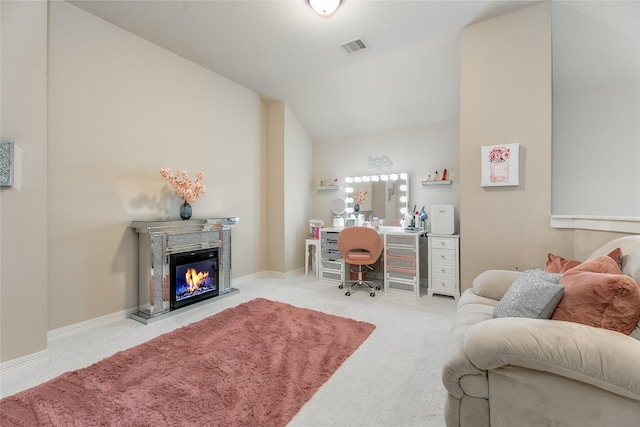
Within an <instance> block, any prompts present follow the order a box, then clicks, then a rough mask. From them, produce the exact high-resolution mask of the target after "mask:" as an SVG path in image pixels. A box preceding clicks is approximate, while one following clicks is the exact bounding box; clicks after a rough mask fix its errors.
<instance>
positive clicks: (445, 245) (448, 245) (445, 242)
mask: <svg viewBox="0 0 640 427" xmlns="http://www.w3.org/2000/svg"><path fill="white" fill-rule="evenodd" d="M431 240H432V242H431V247H432V248H433V249H438V248H440V249H449V250H454V249H455V247H456V242H455V240H453V239H439V238H437V237H432V238H431Z"/></svg>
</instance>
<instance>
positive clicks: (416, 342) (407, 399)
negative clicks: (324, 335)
mask: <svg viewBox="0 0 640 427" xmlns="http://www.w3.org/2000/svg"><path fill="white" fill-rule="evenodd" d="M233 286H234V287H235V288H237V289H239V290H240V292H238V293H236V294H234V295H231V296H228V297H225V298H222V299H219V300H215V299H214V300H211V302H208V303H206V304H201V305H198V306H197V307H194V308H192V307H189V308H185V309H182V310H184V311H183V312H181V313H178V312H176V313H172V315H171V316H169V317H167V318H166V319H164V320H161V321H158V322H156V323H153V324H151V325H143V324H141V323H138V322H136V321H134V320H131V319H122V320H118V321H115V322H112V323H110V324H108V325H104V326H101V327H99V328H95V329H92V330H89V331H84V332H80V333H78V334H74V335H71V336H67V337H64V338H60V339H56V340H53V341H51V342H50V343H49V352H50V359H51V360H50V361H49V362H47V363H42V364H39V365H37V366H32V367H29V368H25V369H22V370H19V371H17V372H10V373H8V374H3V375H2V376H1V377H0V395H1V396H8V395H11V394H13V393H16V392H18V391H21V390H24V389H26V388H29V387H33V386H34V385H37V384H40V383H42V382H45V381H47V380H49V379H51V378H54V377H56V376H58V375H60V374H61V373H63V372H66V371H69V370H73V369H78V368H82V367H85V366H88V365H90V364H92V363H95V362H97V361H99V360H101V359H103V358H105V357H107V356H109V355H111V354H113V353H115V352H117V351H119V350H123V349H126V348H129V347H132V346H134V345H137V344H140V343H142V342H144V341H147V340H149V339H151V338H154V337H156V336H158V335H160V334H162V333H165V332H168V331H171V330H173V329H176V328H177V327H180V326H183V325H186V324H189V323H191V322H195V321H198V320H201V319H204V318H205V317H208V316H210V315H212V314H214V313H217V312H220V311H222V310H224V309H225V308H229V307H233V306H236V305H238V304H240V303H242V302H246V301H249V300H251V299H253V298H257V297H263V298H268V299H271V300H276V301H282V302H286V303H289V304H293V305H296V306H299V307H306V308H311V309H314V310H319V311H322V312H325V313H330V314H336V315H339V316H344V317H349V318H352V319H356V320H362V321H365V322H370V323H373V324H375V325H376V330H375V331H374V332H373V334H372V335H371V336H370V337H369V338H368V339H367V340H366V341H365V342H364V343H363V344H362V345H361V346H360V348H358V349H357V350H356V351H355V352H354V353H353V354H352V355H351V357H349V358H348V359H347V360H346V362H345V363H344V364H343V365H342V366H341V367H340V368H339V369H338V371H337V372H336V373H335V374H334V375H333V376H332V377H331V378H330V379H329V380H328V381H327V382H326V383H325V384H324V385H323V386H322V387H321V388H320V389H319V390H318V392H317V393H316V394H315V395H314V396H313V397H312V398H311V399H310V400H309V401H308V402H307V403H306V404H305V405H304V406H303V407H302V409H301V410H300V412H299V413H298V414H297V415H296V416H295V417H294V418H293V420H292V421H291V422H290V423H289V426H291V427H296V426H298V427H300V426H302V427H307V426H308V427H311V426H313V427H315V426H353V427H357V426H367V427H376V426H380V427H383V426H407V427H409V426H423V427H442V426H444V416H443V411H444V400H445V395H446V392H445V389H444V387H443V386H442V383H441V380H440V372H441V366H442V363H443V359H442V358H443V353H444V344H445V339H446V337H447V335H448V332H449V327H450V322H451V319H452V317H453V312H454V310H455V301H454V300H453V299H452V298H449V297H440V296H433V297H427V296H424V297H421V298H419V299H417V300H416V299H413V298H399V297H395V296H392V295H388V294H384V293H382V292H379V293H378V294H377V295H376V296H375V297H374V298H371V297H370V296H369V295H368V294H367V293H365V292H356V293H355V294H353V295H352V296H350V297H346V296H345V295H344V292H343V291H341V290H339V289H337V286H336V285H334V284H330V283H325V282H318V281H316V280H315V278H314V277H312V276H304V275H301V274H298V275H292V276H288V277H284V278H274V277H261V278H241V279H238V280H235V281H234V282H233Z"/></svg>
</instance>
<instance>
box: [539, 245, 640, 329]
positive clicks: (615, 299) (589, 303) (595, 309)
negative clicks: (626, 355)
mask: <svg viewBox="0 0 640 427" xmlns="http://www.w3.org/2000/svg"><path fill="white" fill-rule="evenodd" d="M560 284H561V285H563V286H564V297H563V298H562V300H561V301H560V303H559V304H558V307H557V308H556V310H555V311H554V312H553V315H552V316H551V319H553V320H564V321H567V322H575V323H582V324H584V325H589V326H594V327H597V328H604V329H610V330H612V331H617V332H621V333H623V334H626V335H629V334H630V333H631V332H633V330H634V329H635V327H636V325H637V324H638V320H640V287H638V284H637V283H636V281H635V280H633V278H632V277H630V276H626V275H623V274H621V270H620V267H619V266H618V264H617V263H616V261H614V260H613V258H611V257H610V256H607V255H602V256H599V257H596V258H594V259H592V260H591V261H587V262H585V263H582V264H580V265H578V266H576V267H574V268H572V269H570V270H567V271H566V272H565V273H564V275H563V276H562V278H561V279H560Z"/></svg>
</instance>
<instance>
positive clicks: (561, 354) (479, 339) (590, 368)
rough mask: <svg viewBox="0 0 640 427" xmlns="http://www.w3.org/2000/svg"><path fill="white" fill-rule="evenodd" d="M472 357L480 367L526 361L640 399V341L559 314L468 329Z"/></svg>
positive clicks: (466, 346) (466, 344) (467, 350)
mask: <svg viewBox="0 0 640 427" xmlns="http://www.w3.org/2000/svg"><path fill="white" fill-rule="evenodd" d="M464 350H465V353H466V354H467V357H468V358H469V360H470V361H471V363H473V365H475V366H476V367H478V368H480V369H486V370H491V369H496V368H500V367H502V366H506V365H511V366H520V367H523V368H528V369H533V370H537V371H543V372H550V373H552V374H555V375H559V376H564V377H568V378H571V379H574V380H576V381H580V382H583V383H588V384H591V385H594V386H596V387H599V388H602V389H605V390H607V391H609V392H612V393H615V394H618V395H621V396H625V397H628V398H630V399H634V400H640V357H639V355H640V341H638V340H635V339H633V338H631V337H629V336H627V335H624V334H621V333H619V332H614V331H610V330H607V329H601V328H594V327H591V326H586V325H582V324H579V323H572V322H562V321H558V320H543V319H528V318H513V317H511V318H499V319H491V320H487V321H484V322H480V323H478V324H476V325H474V326H472V327H471V328H469V330H468V331H467V334H466V335H465V341H464Z"/></svg>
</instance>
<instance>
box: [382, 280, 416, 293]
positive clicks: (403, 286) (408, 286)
mask: <svg viewBox="0 0 640 427" xmlns="http://www.w3.org/2000/svg"><path fill="white" fill-rule="evenodd" d="M387 286H388V287H389V289H394V290H398V291H405V292H415V291H416V285H415V283H408V282H402V281H399V280H388V281H387Z"/></svg>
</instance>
